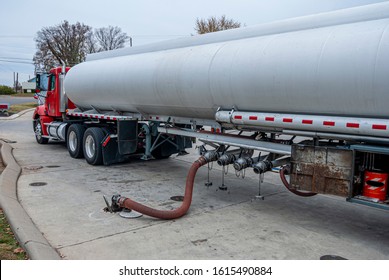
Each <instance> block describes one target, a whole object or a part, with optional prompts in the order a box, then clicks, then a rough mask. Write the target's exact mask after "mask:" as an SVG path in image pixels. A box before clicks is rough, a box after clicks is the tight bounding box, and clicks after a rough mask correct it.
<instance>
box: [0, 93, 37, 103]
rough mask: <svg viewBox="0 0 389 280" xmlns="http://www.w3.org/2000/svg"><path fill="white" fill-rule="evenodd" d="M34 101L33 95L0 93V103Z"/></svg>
mask: <svg viewBox="0 0 389 280" xmlns="http://www.w3.org/2000/svg"><path fill="white" fill-rule="evenodd" d="M29 102H36V99H34V97H14V96H9V95H0V103H8V104H10V105H15V104H22V103H29Z"/></svg>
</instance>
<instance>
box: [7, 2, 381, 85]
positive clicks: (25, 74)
mask: <svg viewBox="0 0 389 280" xmlns="http://www.w3.org/2000/svg"><path fill="white" fill-rule="evenodd" d="M377 2H384V1H382V0H381V1H380V0H191V1H190V0H108V1H107V0H105V1H101V0H65V1H53V0H50V1H47V0H33V1H31V0H2V1H1V4H0V85H2V84H4V85H9V86H12V84H13V72H18V73H19V81H20V82H23V81H26V80H27V79H28V78H29V77H33V76H34V67H33V65H32V57H33V55H34V53H35V51H36V48H35V43H34V37H35V35H36V33H37V32H38V31H39V30H40V29H41V28H42V27H47V26H53V25H57V24H59V23H61V22H62V21H63V20H68V21H69V22H70V23H76V22H77V21H78V22H82V23H84V24H87V25H90V26H91V27H93V28H99V27H106V26H109V25H112V26H119V27H120V28H122V30H123V31H124V32H126V33H127V34H128V35H129V36H131V37H132V39H133V45H134V46H135V45H136V46H138V45H142V44H147V43H152V42H156V41H160V40H169V39H174V38H178V37H184V36H190V34H194V33H195V32H194V24H195V20H196V18H208V17H209V16H221V15H223V14H224V15H226V16H227V17H228V18H233V19H234V20H236V21H239V22H241V23H243V24H245V25H246V26H251V25H255V24H260V23H264V22H270V21H275V20H279V19H285V18H290V17H296V16H302V15H308V14H314V13H319V12H326V11H331V10H337V9H342V8H347V7H353V6H360V5H367V4H370V3H377ZM29 63H30V64H29Z"/></svg>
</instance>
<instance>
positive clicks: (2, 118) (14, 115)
mask: <svg viewBox="0 0 389 280" xmlns="http://www.w3.org/2000/svg"><path fill="white" fill-rule="evenodd" d="M34 110H35V109H34V108H30V109H26V110H23V111H20V112H19V113H17V114H13V115H12V116H9V117H2V116H0V120H3V121H11V120H14V119H17V118H19V117H20V116H23V115H24V114H25V113H28V112H30V111H34Z"/></svg>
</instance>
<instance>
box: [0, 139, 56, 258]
mask: <svg viewBox="0 0 389 280" xmlns="http://www.w3.org/2000/svg"><path fill="white" fill-rule="evenodd" d="M12 149H13V148H12V147H11V145H9V144H7V143H5V142H2V141H0V156H1V157H2V159H3V163H4V165H5V166H6V168H5V169H4V171H3V173H2V174H1V175H0V206H1V208H3V211H4V214H5V216H6V217H7V220H8V222H9V224H10V225H11V228H12V231H13V232H14V234H15V236H16V238H17V240H18V241H19V243H20V245H21V246H22V247H23V249H24V250H25V251H26V252H27V254H28V256H29V257H30V259H32V260H60V259H61V257H60V256H59V254H58V253H57V252H56V251H55V250H54V248H52V247H51V245H50V244H49V243H48V242H47V240H46V238H44V236H43V235H42V233H41V232H40V231H39V230H38V228H37V227H36V226H35V224H34V222H33V221H32V220H31V218H30V217H29V216H28V214H27V212H26V211H25V210H24V208H23V207H22V205H20V203H19V201H18V197H17V181H18V178H19V175H20V173H21V171H22V169H21V167H20V166H19V165H18V164H17V163H16V161H15V158H14V157H13V154H12Z"/></svg>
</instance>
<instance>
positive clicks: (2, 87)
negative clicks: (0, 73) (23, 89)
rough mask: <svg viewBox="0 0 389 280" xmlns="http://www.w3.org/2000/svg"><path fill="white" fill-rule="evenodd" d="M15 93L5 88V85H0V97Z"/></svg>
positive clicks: (7, 87) (9, 88)
mask: <svg viewBox="0 0 389 280" xmlns="http://www.w3.org/2000/svg"><path fill="white" fill-rule="evenodd" d="M14 93H15V91H14V90H13V89H12V88H11V87H9V86H5V85H0V95H1V94H4V95H11V94H14Z"/></svg>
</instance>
